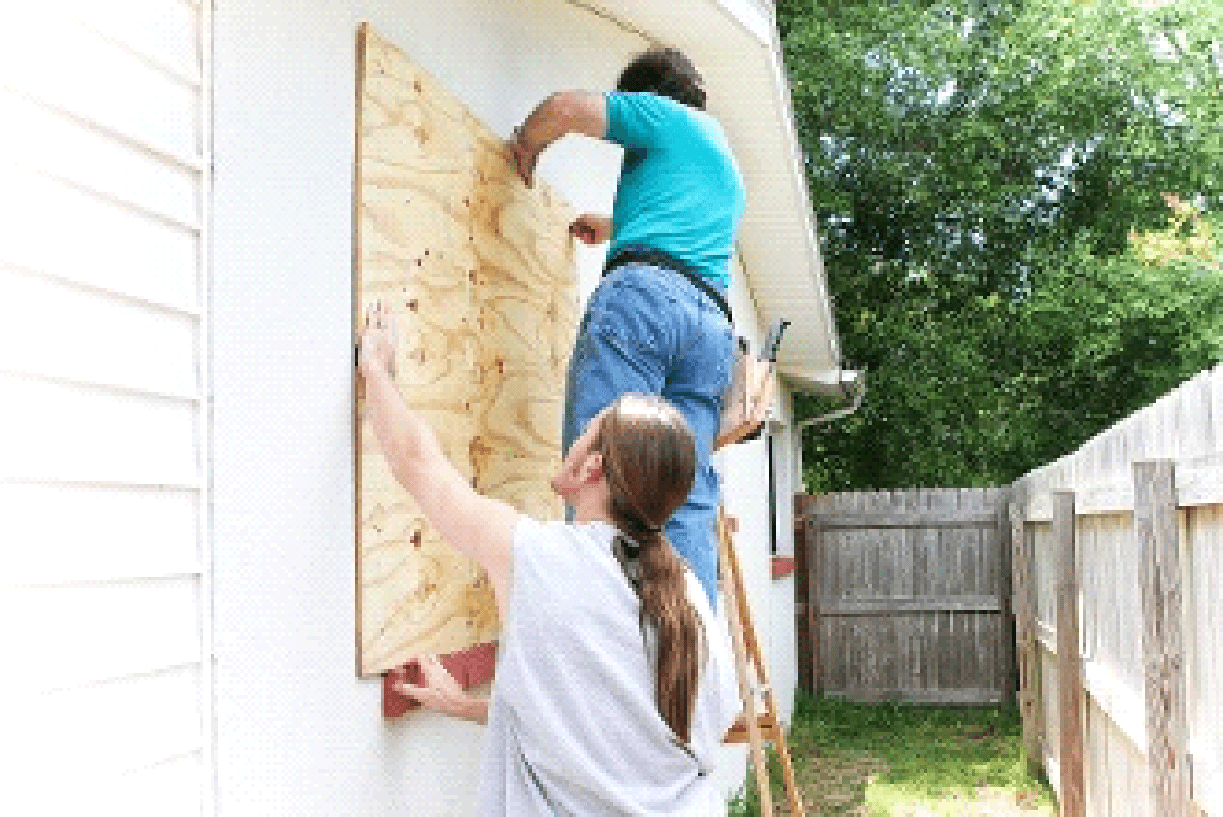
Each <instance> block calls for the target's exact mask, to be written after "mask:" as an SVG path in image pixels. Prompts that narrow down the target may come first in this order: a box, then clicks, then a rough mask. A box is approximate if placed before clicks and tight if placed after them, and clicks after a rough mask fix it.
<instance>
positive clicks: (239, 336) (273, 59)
mask: <svg viewBox="0 0 1223 817" xmlns="http://www.w3.org/2000/svg"><path fill="white" fill-rule="evenodd" d="M362 20H369V21H370V22H371V24H372V25H373V26H374V27H375V28H376V29H377V30H378V31H380V32H381V33H382V34H384V35H386V36H388V37H389V38H391V39H392V40H394V41H395V42H396V43H397V44H398V45H399V46H400V47H402V48H403V49H404V50H405V51H406V52H407V53H408V54H409V55H410V56H411V57H412V58H413V59H414V60H416V61H417V62H419V63H420V64H421V65H423V66H424V67H425V68H426V69H428V70H430V71H431V72H433V73H434V74H435V75H436V76H437V77H438V78H439V79H440V80H441V81H442V82H443V83H444V84H445V85H446V86H447V87H448V88H450V89H451V90H452V91H453V92H454V93H456V94H457V95H458V96H459V97H460V98H462V99H463V100H464V101H465V102H466V103H467V104H468V105H469V106H470V107H471V108H472V109H473V110H474V111H475V113H476V114H477V115H478V116H479V117H481V118H482V119H483V120H484V121H485V122H487V123H488V124H489V125H490V126H491V127H493V128H494V129H495V130H497V131H498V132H501V133H508V132H509V130H510V128H511V127H512V126H513V125H515V124H517V123H518V122H519V121H521V119H522V117H523V116H524V115H525V114H526V113H527V112H528V111H529V110H530V109H531V107H533V105H534V104H535V103H537V102H538V101H539V100H540V99H541V98H543V97H544V96H545V95H546V94H547V93H549V92H551V91H553V90H557V89H559V88H564V87H591V88H603V87H608V86H609V85H610V84H611V83H612V82H614V79H615V75H616V73H617V71H618V69H619V68H620V67H621V65H622V63H623V62H624V61H625V59H626V58H627V57H628V56H630V55H631V54H633V53H636V52H637V51H639V50H640V49H641V48H642V47H643V46H644V44H645V43H644V42H643V40H642V39H641V38H640V37H639V36H638V35H636V34H633V33H630V32H627V31H624V30H622V29H621V28H619V27H618V26H616V25H615V24H613V23H611V22H609V21H608V20H606V19H604V18H602V17H598V16H595V15H593V14H591V13H590V12H588V11H586V10H584V9H582V8H580V7H578V6H576V5H573V4H570V3H567V2H563V1H562V0H538V2H522V3H514V4H505V3H501V2H499V0H451V2H447V3H445V4H440V3H406V2H394V1H393V0H385V1H382V0H368V2H358V1H357V0H352V1H351V2H336V0H296V1H295V2H288V0H274V1H272V2H261V3H251V2H245V1H244V0H217V2H216V3H215V29H214V43H215V76H214V79H215V88H216V103H215V119H214V141H215V155H216V163H215V178H214V199H213V212H214V225H215V227H214V232H213V241H212V254H213V276H212V277H213V290H212V303H213V342H212V350H211V352H212V365H213V391H214V394H215V403H214V413H213V417H214V419H213V426H212V433H213V460H212V462H213V471H212V478H213V505H212V517H211V518H212V524H213V531H214V558H213V574H214V586H215V612H214V619H213V620H214V629H215V688H214V696H215V706H216V718H215V741H216V769H215V773H216V787H217V806H218V810H219V812H220V813H222V814H225V815H241V814H252V815H260V816H261V817H262V816H263V815H277V814H289V813H294V814H298V813H302V814H337V815H342V814H379V815H382V814H387V813H399V814H409V813H410V814H413V815H432V814H437V815H449V814H468V813H470V809H471V797H472V794H473V789H474V785H473V784H474V781H475V779H476V775H477V771H478V758H479V751H480V744H481V742H482V728H481V727H478V726H473V725H469V724H463V723H458V722H455V721H451V720H448V719H444V718H441V717H439V716H435V715H431V714H428V713H414V714H412V715H410V716H407V717H405V718H403V719H401V720H398V721H393V722H388V721H385V720H384V719H383V718H382V717H381V710H380V695H381V685H380V684H379V683H378V682H376V681H361V680H358V679H357V677H356V669H355V655H354V626H355V625H354V620H353V616H354V584H355V575H354V556H353V553H354V522H353V519H354V508H353V451H352V343H353V335H352V327H351V322H350V314H351V286H352V284H351V252H352V248H351V241H352V212H351V209H352V159H353V117H354V85H355V77H354V60H353V56H354V48H355V34H356V29H357V25H358V23H359V22H361V21H362ZM618 164H619V160H618V151H617V150H616V149H615V148H611V147H609V146H606V145H601V144H598V143H595V142H593V141H590V140H580V139H576V138H569V139H566V140H564V141H563V142H562V143H559V144H558V145H557V146H555V147H554V148H553V149H551V150H550V151H549V152H548V153H547V154H546V155H545V156H544V157H543V159H542V161H541V164H540V168H539V172H540V174H541V176H542V177H543V178H545V179H546V180H547V181H548V182H549V183H551V184H553V185H554V186H555V187H556V188H557V189H558V190H559V191H560V193H561V195H563V196H564V197H565V198H566V199H567V200H568V201H569V202H570V203H571V204H573V205H574V206H575V207H576V208H577V209H578V210H579V211H587V210H589V211H601V212H607V211H608V208H609V207H610V201H611V196H612V193H613V190H614V182H615V176H616V172H617V169H618ZM579 252H580V257H579V262H580V271H581V287H582V292H583V295H584V296H585V295H586V294H587V293H589V291H591V290H592V289H593V287H594V285H595V284H596V282H597V277H598V267H599V264H600V262H601V257H602V253H601V251H597V250H587V249H585V248H581V249H580V250H579ZM733 306H734V308H735V309H736V311H737V313H738V314H739V316H740V318H739V322H740V323H741V324H743V326H741V328H742V329H746V330H748V331H749V332H750V333H753V334H754V335H755V338H756V339H757V340H758V339H759V334H760V332H759V327H758V326H757V325H751V326H748V325H747V316H749V315H753V314H754V313H753V311H752V309H751V304H750V299H749V297H748V294H747V292H746V289H745V288H744V286H743V284H742V283H740V284H738V285H737V287H736V291H735V292H734V293H733ZM720 460H721V468H722V470H723V473H724V474H725V475H726V477H725V478H726V485H727V503H728V506H729V507H730V510H731V512H732V513H733V514H735V515H736V516H738V517H739V518H740V520H741V531H743V532H741V533H740V535H739V547H740V552H741V554H742V557H743V562H744V568H745V572H746V574H747V580H748V586H749V589H750V591H751V594H752V597H753V599H754V602H753V604H754V612H755V613H756V616H757V627H758V629H759V630H760V631H761V633H762V635H763V634H765V633H768V634H769V635H768V643H769V649H770V658H771V659H772V666H773V667H774V676H775V677H776V678H778V679H779V680H780V679H782V678H783V677H785V675H786V673H785V671H784V670H782V669H781V668H782V667H785V666H788V665H790V664H792V663H793V657H792V656H793V654H792V651H791V652H790V653H789V654H788V655H782V654H780V653H779V652H778V650H779V648H780V649H781V650H786V649H792V647H789V646H787V644H786V642H785V638H786V637H787V636H785V635H784V633H783V635H782V637H780V638H778V637H775V636H774V635H773V630H772V628H771V626H770V622H769V621H768V620H767V619H768V617H769V616H771V615H772V611H773V608H774V606H775V605H776V604H777V593H784V592H785V591H784V589H783V588H784V587H785V585H784V583H783V584H770V581H769V579H768V573H767V569H768V566H767V549H768V537H767V526H766V525H765V520H764V519H763V518H762V516H763V514H764V509H765V508H767V495H766V493H764V492H765V491H767V478H766V477H767V475H766V474H765V473H764V471H763V468H764V465H763V463H764V461H765V458H764V448H763V443H751V444H748V445H745V446H740V447H738V448H737V449H736V450H734V451H731V452H727V453H726V454H724V455H721V457H720ZM791 478H792V475H791V476H789V477H786V478H785V479H783V480H779V484H789V480H790V479H791ZM779 505H781V506H783V507H785V508H787V509H788V507H789V501H788V498H787V499H786V500H784V501H779ZM783 530H784V531H787V534H786V535H788V530H789V525H788V523H787V524H786V525H784V526H783ZM762 537H763V538H762ZM792 619H793V616H792V613H790V612H789V611H788V610H787V612H786V614H785V615H784V616H783V618H782V620H783V621H784V622H787V623H788V624H789V627H790V629H791V630H792ZM783 629H784V628H783ZM790 638H791V643H792V636H790ZM791 674H792V672H791ZM785 683H789V684H790V686H789V687H784V686H779V694H780V697H781V698H782V700H784V701H785V702H786V704H787V705H788V703H789V698H790V695H789V692H788V691H787V690H790V689H792V682H790V681H789V680H787V681H786V682H785ZM743 757H744V753H743V750H742V749H741V748H738V747H736V748H728V749H727V750H726V758H727V762H726V763H724V764H723V766H722V769H721V770H720V776H721V780H722V782H723V784H724V786H725V787H726V788H727V789H731V788H734V787H737V786H738V785H739V783H740V781H741V780H742V775H743V766H744V764H743Z"/></svg>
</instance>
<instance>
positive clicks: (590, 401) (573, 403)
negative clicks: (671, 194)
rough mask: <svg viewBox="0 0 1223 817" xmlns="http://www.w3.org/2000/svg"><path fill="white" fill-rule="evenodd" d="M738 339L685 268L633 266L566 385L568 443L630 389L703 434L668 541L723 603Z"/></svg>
mask: <svg viewBox="0 0 1223 817" xmlns="http://www.w3.org/2000/svg"><path fill="white" fill-rule="evenodd" d="M733 350H734V339H733V334H732V331H731V327H730V324H729V323H728V322H727V321H726V317H725V316H724V315H723V314H722V312H721V310H719V309H718V307H717V306H716V305H715V304H714V302H713V300H712V299H711V298H710V297H709V296H708V295H706V294H705V293H703V292H701V291H700V290H699V289H697V288H696V286H694V285H693V284H692V283H691V282H690V281H688V280H687V279H686V278H684V277H683V276H682V275H680V274H679V273H676V272H672V271H671V270H665V269H659V268H658V267H654V266H650V265H646V264H627V265H625V266H622V267H619V268H617V269H615V270H613V271H612V272H611V273H609V274H608V275H607V276H606V277H604V278H603V281H602V282H601V283H600V284H599V287H598V289H596V290H595V291H594V294H592V295H591V296H590V301H589V302H588V303H587V305H586V314H585V315H584V316H583V317H582V323H581V326H579V327H578V334H577V341H576V343H575V345H574V348H573V357H572V358H571V359H570V361H569V376H568V378H567V380H566V383H565V417H564V424H563V427H562V432H561V444H562V446H563V449H564V450H565V451H568V450H569V446H571V445H572V444H573V442H574V441H575V440H576V439H577V438H578V437H579V436H580V435H581V433H582V430H583V429H584V428H585V426H586V423H587V422H589V420H590V419H591V418H592V417H594V416H595V415H596V414H598V413H599V412H600V411H602V410H603V409H604V408H605V407H606V406H608V405H610V404H611V403H612V402H613V401H614V400H615V399H616V398H617V397H619V396H620V395H622V394H627V393H630V392H635V393H638V394H655V395H661V396H662V397H664V398H666V399H667V400H669V401H670V402H671V403H672V404H673V405H674V406H675V407H676V408H677V409H679V411H680V412H681V413H682V414H683V415H684V417H685V418H686V419H687V420H688V424H689V425H690V426H691V427H692V431H693V433H694V434H695V435H696V452H697V470H696V478H695V480H694V481H693V486H692V493H690V494H689V495H688V499H687V501H686V502H685V503H684V504H683V505H681V506H680V507H679V508H678V509H677V510H676V511H675V514H674V515H673V516H672V517H671V519H670V520H669V521H668V522H667V525H666V528H665V531H666V535H667V539H669V540H670V542H671V544H672V545H673V546H674V547H675V549H676V550H677V551H678V552H679V554H680V556H682V557H683V558H684V560H685V561H686V562H687V563H688V565H689V567H691V568H692V572H693V573H695V574H696V577H697V578H698V579H700V581H701V585H702V586H703V587H704V588H705V592H706V593H708V595H709V601H710V604H711V605H713V606H714V607H716V606H717V592H718V591H717V587H718V548H717V538H716V533H715V527H714V525H715V521H716V518H717V511H718V499H719V480H718V474H717V472H716V471H714V469H713V467H712V466H711V465H710V464H709V455H710V453H711V451H712V448H713V440H714V436H715V435H716V434H717V431H718V419H719V417H720V415H721V410H722V398H723V395H724V394H725V393H726V390H727V388H728V386H729V385H730V376H731V367H732V363H733Z"/></svg>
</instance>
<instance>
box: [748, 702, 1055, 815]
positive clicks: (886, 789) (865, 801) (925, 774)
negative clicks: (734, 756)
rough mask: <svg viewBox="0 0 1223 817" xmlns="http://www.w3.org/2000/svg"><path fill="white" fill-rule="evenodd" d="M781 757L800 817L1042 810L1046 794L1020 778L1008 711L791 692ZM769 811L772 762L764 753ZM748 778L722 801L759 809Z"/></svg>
mask: <svg viewBox="0 0 1223 817" xmlns="http://www.w3.org/2000/svg"><path fill="white" fill-rule="evenodd" d="M789 744H790V756H791V759H792V761H793V763H794V769H795V776H796V778H797V779H798V784H799V787H800V789H801V790H802V794H803V802H804V803H805V805H806V810H807V814H808V815H809V817H822V815H862V817H927V815H929V817H935V815H937V816H938V817H942V816H943V815H1036V814H1046V815H1051V814H1053V813H1054V811H1055V800H1054V796H1053V793H1052V790H1051V789H1050V788H1049V787H1048V786H1047V785H1045V784H1043V783H1041V782H1039V781H1037V780H1034V779H1033V778H1032V777H1030V776H1029V775H1028V773H1027V771H1026V769H1025V764H1024V761H1023V753H1022V749H1021V745H1020V722H1019V714H1018V710H1016V709H1013V708H1012V709H1005V710H1004V709H1000V708H998V707H983V708H933V707H914V706H904V705H901V704H852V703H846V702H844V701H841V700H837V699H835V698H817V697H811V696H808V695H804V694H802V693H799V696H798V698H797V700H796V702H795V710H794V718H793V723H792V725H791V729H790V735H789ZM769 779H770V782H771V783H772V789H773V802H774V807H775V808H782V809H783V810H780V811H778V813H781V814H784V813H786V812H785V811H784V803H785V796H784V794H783V792H782V788H781V767H780V764H779V763H778V760H777V757H776V755H774V754H773V753H772V752H770V757H769ZM759 808H760V807H759V803H758V802H757V793H756V784H755V782H754V780H751V779H749V781H748V784H747V786H745V788H744V794H743V795H742V796H741V797H740V798H739V799H738V800H736V801H735V802H733V803H732V804H731V809H730V814H731V815H734V816H735V817H740V816H741V817H757V816H758V815H759Z"/></svg>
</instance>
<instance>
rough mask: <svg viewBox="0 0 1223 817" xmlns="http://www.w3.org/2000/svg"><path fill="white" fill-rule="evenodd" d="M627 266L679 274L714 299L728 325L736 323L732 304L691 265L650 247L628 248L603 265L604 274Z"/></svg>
mask: <svg viewBox="0 0 1223 817" xmlns="http://www.w3.org/2000/svg"><path fill="white" fill-rule="evenodd" d="M626 264H649V265H650V266H652V267H660V268H662V269H669V270H671V271H672V272H678V273H679V274H680V275H682V276H684V277H685V278H687V279H688V280H689V281H691V282H692V285H693V286H695V287H696V288H697V289H699V290H700V291H701V292H704V293H705V294H706V295H708V296H709V297H710V298H712V299H713V302H714V303H715V304H717V305H718V309H720V310H722V314H723V315H725V316H726V322H727V323H734V321H733V320H732V319H731V316H730V304H728V303H726V298H725V297H723V295H722V293H721V292H718V291H717V290H716V289H714V287H713V285H712V284H710V283H709V281H707V280H705V277H704V276H702V275H701V274H700V273H699V272H697V271H696V269H695V268H694V267H693V266H692V265H691V264H688V263H687V262H684V261H681V260H679V259H678V258H676V257H675V256H674V255H671V254H670V253H666V252H663V251H662V250H652V249H650V248H649V247H626V248H625V249H623V250H619V251H618V252H616V254H615V255H613V256H612V257H611V258H608V259H607V263H606V264H604V265H603V274H604V275H607V274H608V273H610V272H611V271H612V270H614V269H616V268H617V267H623V266H624V265H626Z"/></svg>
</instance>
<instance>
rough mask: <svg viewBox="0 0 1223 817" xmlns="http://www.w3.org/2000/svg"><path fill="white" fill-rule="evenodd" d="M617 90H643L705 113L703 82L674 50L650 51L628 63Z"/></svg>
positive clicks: (688, 61)
mask: <svg viewBox="0 0 1223 817" xmlns="http://www.w3.org/2000/svg"><path fill="white" fill-rule="evenodd" d="M616 90H617V91H629V92H633V91H645V92H648V93H651V94H658V95H659V96H666V97H670V98H671V99H674V100H675V101H676V102H681V103H683V104H684V105H687V106H689V107H692V108H696V109H697V110H701V111H703V110H705V82H704V80H702V79H701V75H700V74H699V73H698V72H697V70H696V66H694V65H693V64H692V62H691V61H690V60H689V59H688V58H687V57H685V56H684V55H683V54H682V53H681V52H679V51H677V50H675V49H674V48H651V49H650V50H649V51H646V52H645V53H644V54H641V55H639V56H638V57H637V58H636V59H634V60H633V61H632V62H630V63H629V64H628V67H627V68H625V69H624V71H623V72H622V73H621V74H620V81H619V82H617V83H616Z"/></svg>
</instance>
